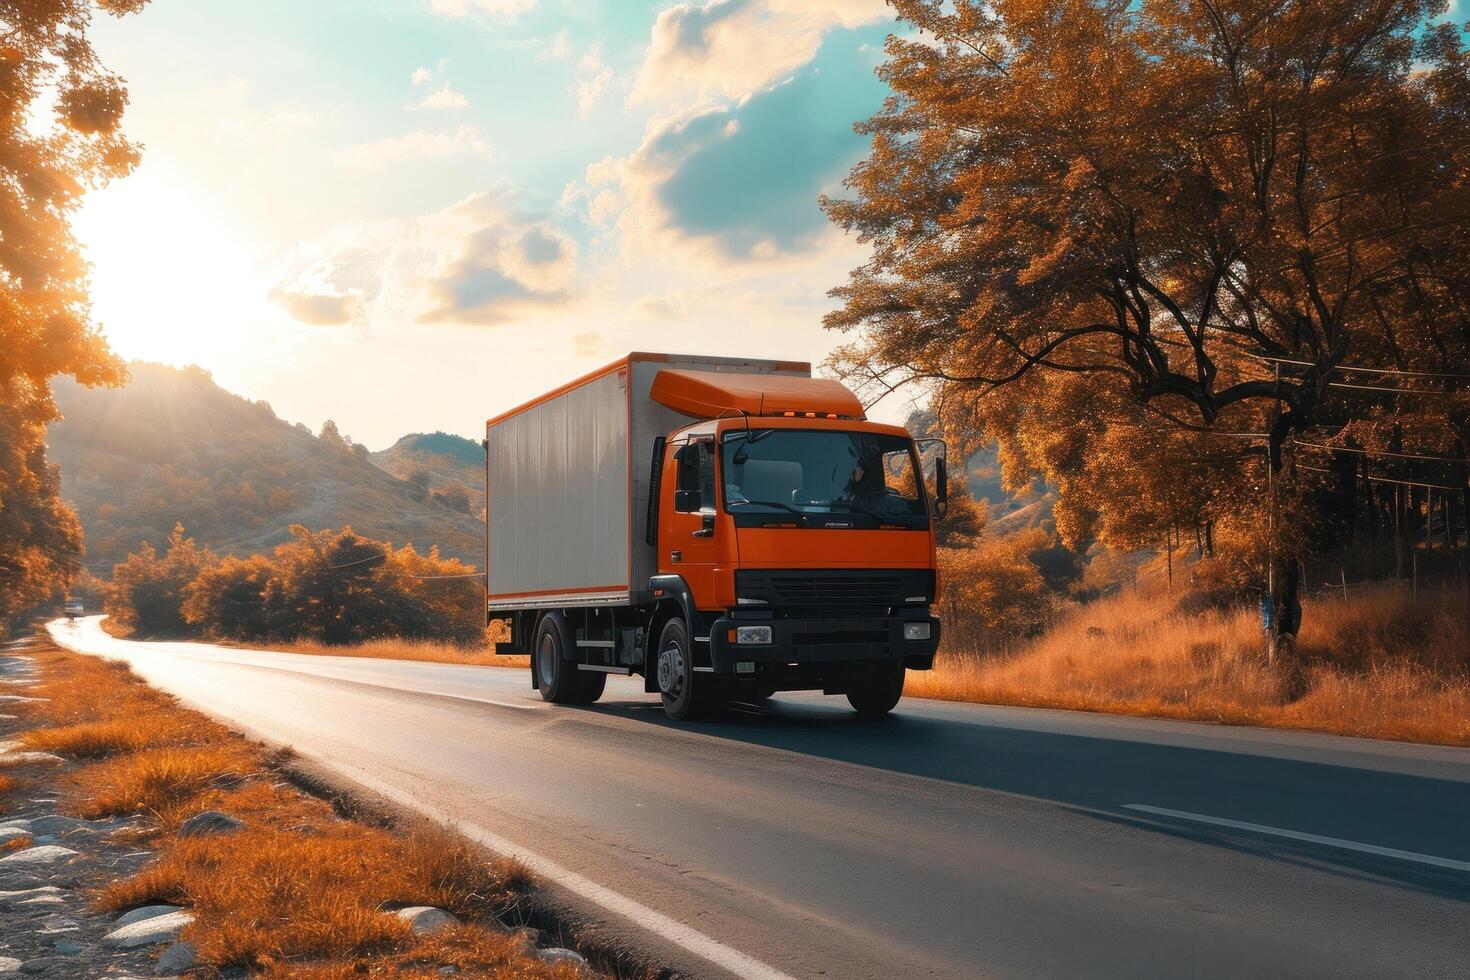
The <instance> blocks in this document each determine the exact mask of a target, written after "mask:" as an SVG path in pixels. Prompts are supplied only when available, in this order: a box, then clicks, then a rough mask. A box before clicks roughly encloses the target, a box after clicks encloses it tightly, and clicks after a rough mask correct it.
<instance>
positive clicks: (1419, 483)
mask: <svg viewBox="0 0 1470 980" xmlns="http://www.w3.org/2000/svg"><path fill="white" fill-rule="evenodd" d="M1296 465H1297V469H1302V470H1311V471H1312V472H1313V473H1327V474H1331V473H1332V471H1331V470H1328V469H1323V468H1322V467H1320V466H1308V465H1307V464H1306V463H1298V464H1296ZM1354 479H1356V477H1355V478H1354ZM1368 479H1369V480H1371V481H1372V482H1374V483H1396V484H1398V485H1399V486H1401V487H1428V488H1429V489H1431V490H1447V491H1449V492H1450V493H1460V492H1461V491H1463V490H1464V489H1465V488H1464V487H1447V486H1445V485H1444V484H1443V483H1425V482H1424V481H1423V480H1390V479H1389V478H1388V477H1386V476H1370V477H1368Z"/></svg>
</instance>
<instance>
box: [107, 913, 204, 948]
mask: <svg viewBox="0 0 1470 980" xmlns="http://www.w3.org/2000/svg"><path fill="white" fill-rule="evenodd" d="M193 921H194V916H193V915H191V914H190V913H188V912H184V911H178V912H168V913H166V914H164V915H155V916H153V917H152V918H148V919H143V920H142V921H139V922H132V923H129V924H128V925H125V926H123V927H122V928H120V929H114V930H112V931H111V932H109V933H108V934H107V935H105V936H103V937H102V941H103V942H105V943H107V944H108V945H109V946H118V947H121V948H122V949H137V948H138V947H139V946H152V945H154V944H155V943H166V942H168V941H170V940H172V939H176V938H178V935H179V930H180V929H182V928H184V927H185V926H187V925H188V924H189V923H191V922H193Z"/></svg>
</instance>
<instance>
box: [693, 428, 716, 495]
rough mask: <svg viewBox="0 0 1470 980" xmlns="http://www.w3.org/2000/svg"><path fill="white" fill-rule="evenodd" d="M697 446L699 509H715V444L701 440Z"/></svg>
mask: <svg viewBox="0 0 1470 980" xmlns="http://www.w3.org/2000/svg"><path fill="white" fill-rule="evenodd" d="M698 446H699V459H698V462H697V464H696V465H697V466H698V467H699V502H700V505H699V509H700V510H708V511H712V510H714V509H715V444H714V443H713V442H701V443H698Z"/></svg>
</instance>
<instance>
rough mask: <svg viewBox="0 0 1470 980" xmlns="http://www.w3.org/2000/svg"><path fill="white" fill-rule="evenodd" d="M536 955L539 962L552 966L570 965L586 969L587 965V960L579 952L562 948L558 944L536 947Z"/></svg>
mask: <svg viewBox="0 0 1470 980" xmlns="http://www.w3.org/2000/svg"><path fill="white" fill-rule="evenodd" d="M536 956H537V958H538V959H540V960H541V962H543V963H550V964H551V965H552V966H571V967H575V968H577V969H578V970H582V969H586V967H587V960H586V959H584V958H583V956H582V954H581V953H579V952H577V951H576V950H573V949H562V948H561V947H560V946H553V947H551V948H550V949H538V950H536Z"/></svg>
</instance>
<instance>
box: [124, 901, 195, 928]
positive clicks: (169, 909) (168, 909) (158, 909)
mask: <svg viewBox="0 0 1470 980" xmlns="http://www.w3.org/2000/svg"><path fill="white" fill-rule="evenodd" d="M179 911H182V906H179V905H144V906H143V907H142V908H136V909H130V910H128V911H127V912H124V913H123V914H122V915H120V916H118V917H117V918H116V919H115V920H114V921H113V923H112V924H113V926H115V927H116V926H130V925H132V924H133V923H134V922H142V921H143V920H145V919H155V918H157V917H158V916H160V915H172V914H173V913H175V912H179Z"/></svg>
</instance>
